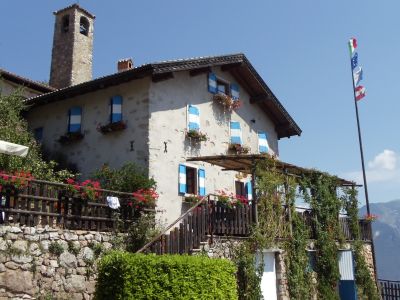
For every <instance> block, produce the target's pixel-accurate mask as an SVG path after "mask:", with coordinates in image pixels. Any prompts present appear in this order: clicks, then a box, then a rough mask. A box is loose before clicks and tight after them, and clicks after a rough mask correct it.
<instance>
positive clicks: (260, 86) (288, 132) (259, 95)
mask: <svg viewBox="0 0 400 300" xmlns="http://www.w3.org/2000/svg"><path fill="white" fill-rule="evenodd" d="M215 66H220V67H221V68H223V69H224V70H225V71H229V72H230V73H231V74H232V75H233V76H234V77H235V79H236V80H237V81H238V83H239V84H240V85H242V86H243V87H244V88H245V89H246V90H247V91H248V93H249V94H250V97H251V99H250V100H251V102H252V103H254V104H255V105H259V106H260V107H261V109H262V110H263V111H264V112H265V113H266V114H267V115H268V116H269V117H270V118H271V120H272V121H273V122H274V123H275V128H276V131H277V133H278V138H282V137H290V136H293V135H300V134H301V129H300V127H299V126H298V125H297V124H296V122H295V121H294V120H293V118H292V117H291V116H290V115H289V113H288V112H287V111H286V109H285V108H284V107H283V105H282V104H281V103H280V101H279V100H278V99H277V97H276V96H275V95H274V93H273V92H272V91H271V90H270V88H269V87H268V86H267V84H266V83H265V82H264V80H263V79H262V78H261V76H260V75H259V74H258V73H257V71H256V70H255V69H254V67H253V66H252V64H251V63H250V62H249V60H248V59H247V58H246V56H245V55H244V54H242V53H238V54H230V55H221V56H207V57H195V58H188V59H178V60H170V61H161V62H155V63H151V64H145V65H141V66H138V67H135V68H133V69H129V70H126V71H122V72H119V73H115V74H111V75H108V76H104V77H100V78H97V79H94V80H91V81H87V82H84V83H80V84H77V85H74V86H69V87H66V88H62V89H59V90H57V91H54V92H51V93H47V94H45V95H41V96H37V97H34V98H30V99H28V100H27V103H28V104H30V105H33V106H36V105H42V104H46V103H49V102H54V101H59V100H63V99H67V98H71V97H74V96H77V95H82V94H85V93H89V92H93V91H95V90H98V89H99V88H106V87H108V86H113V85H118V84H121V83H123V82H128V81H131V80H135V79H140V78H144V77H147V76H152V77H153V79H155V78H160V77H161V78H162V76H165V75H168V73H172V72H179V71H196V70H203V71H204V70H205V71H207V69H208V68H211V67H215ZM210 70H211V69H210Z"/></svg>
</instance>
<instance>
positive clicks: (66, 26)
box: [61, 15, 69, 32]
mask: <svg viewBox="0 0 400 300" xmlns="http://www.w3.org/2000/svg"><path fill="white" fill-rule="evenodd" d="M68 31H69V15H65V16H64V17H62V20H61V32H68Z"/></svg>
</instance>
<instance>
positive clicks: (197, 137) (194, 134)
mask: <svg viewBox="0 0 400 300" xmlns="http://www.w3.org/2000/svg"><path fill="white" fill-rule="evenodd" d="M186 136H187V137H188V138H189V139H190V140H191V141H194V142H205V141H207V135H206V134H205V133H202V132H201V131H199V130H189V131H188V132H187V133H186Z"/></svg>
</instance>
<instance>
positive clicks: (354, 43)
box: [349, 38, 357, 56]
mask: <svg viewBox="0 0 400 300" xmlns="http://www.w3.org/2000/svg"><path fill="white" fill-rule="evenodd" d="M356 49H357V40H356V39H355V38H351V39H350V40H349V50H350V56H353V53H354V52H355V51H356Z"/></svg>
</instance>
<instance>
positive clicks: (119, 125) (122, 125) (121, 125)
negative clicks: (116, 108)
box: [96, 120, 126, 134]
mask: <svg viewBox="0 0 400 300" xmlns="http://www.w3.org/2000/svg"><path fill="white" fill-rule="evenodd" d="M96 129H97V131H99V132H101V133H103V134H107V133H109V132H113V131H119V130H124V129H126V122H124V121H122V120H121V121H118V122H113V123H109V124H106V125H101V124H99V125H98V126H97V128H96Z"/></svg>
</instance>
